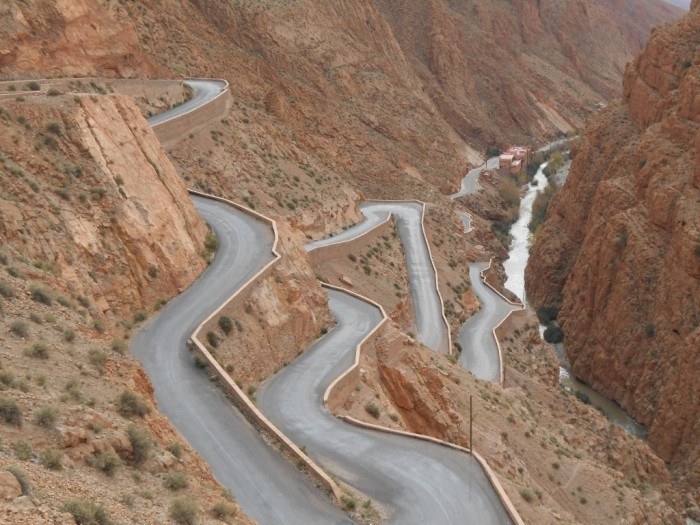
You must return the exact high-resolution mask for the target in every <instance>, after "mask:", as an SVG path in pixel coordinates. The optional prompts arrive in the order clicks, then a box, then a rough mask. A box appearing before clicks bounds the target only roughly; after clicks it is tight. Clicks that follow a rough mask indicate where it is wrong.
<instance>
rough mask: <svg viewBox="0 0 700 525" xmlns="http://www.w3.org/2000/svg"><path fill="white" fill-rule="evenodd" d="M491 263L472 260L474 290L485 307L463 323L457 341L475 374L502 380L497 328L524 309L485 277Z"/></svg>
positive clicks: (462, 360)
mask: <svg viewBox="0 0 700 525" xmlns="http://www.w3.org/2000/svg"><path fill="white" fill-rule="evenodd" d="M488 266H489V263H487V262H477V263H469V279H470V280H471V283H472V291H473V292H474V294H475V295H476V296H477V297H478V298H479V301H481V305H482V306H481V310H479V311H478V312H476V313H475V314H474V315H472V316H471V317H470V318H469V319H467V321H466V322H465V323H464V325H462V328H461V329H460V331H459V335H458V336H457V340H458V341H459V344H460V346H461V347H462V353H461V354H460V356H459V362H460V363H461V364H462V366H464V367H465V368H466V369H467V370H469V371H470V372H471V373H472V374H474V375H475V376H476V377H478V378H479V379H483V380H485V381H492V382H498V381H500V379H501V360H500V357H499V353H498V346H497V345H496V340H495V339H494V336H493V329H494V328H496V326H498V325H499V324H500V322H501V321H503V319H505V317H506V316H507V315H508V314H509V313H510V312H512V311H513V310H518V309H520V307H519V306H514V305H512V304H510V303H508V302H506V301H505V300H504V299H503V298H502V297H501V296H500V295H498V294H497V293H496V292H494V291H493V290H492V289H491V288H490V287H489V286H488V285H487V284H486V283H484V280H483V279H482V278H481V272H482V271H483V270H485V269H486V268H488Z"/></svg>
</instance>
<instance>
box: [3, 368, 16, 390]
mask: <svg viewBox="0 0 700 525" xmlns="http://www.w3.org/2000/svg"><path fill="white" fill-rule="evenodd" d="M13 386H15V374H13V373H12V370H2V371H0V390H7V389H8V388H12V387H13Z"/></svg>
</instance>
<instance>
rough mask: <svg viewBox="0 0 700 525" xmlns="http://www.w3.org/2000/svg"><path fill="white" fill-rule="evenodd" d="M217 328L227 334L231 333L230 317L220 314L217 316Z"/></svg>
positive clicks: (231, 323) (231, 322)
mask: <svg viewBox="0 0 700 525" xmlns="http://www.w3.org/2000/svg"><path fill="white" fill-rule="evenodd" d="M219 328H221V330H222V331H223V332H224V333H225V334H226V335H228V334H230V333H231V330H233V321H231V318H230V317H226V316H225V315H222V316H221V317H219Z"/></svg>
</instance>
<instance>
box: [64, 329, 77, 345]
mask: <svg viewBox="0 0 700 525" xmlns="http://www.w3.org/2000/svg"><path fill="white" fill-rule="evenodd" d="M63 340H64V341H66V342H68V343H72V342H73V341H75V330H73V329H72V328H66V329H65V330H63Z"/></svg>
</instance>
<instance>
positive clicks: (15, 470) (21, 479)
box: [5, 466, 32, 496]
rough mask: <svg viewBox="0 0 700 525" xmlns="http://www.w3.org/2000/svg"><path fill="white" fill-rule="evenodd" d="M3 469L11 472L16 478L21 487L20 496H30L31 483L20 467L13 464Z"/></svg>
mask: <svg viewBox="0 0 700 525" xmlns="http://www.w3.org/2000/svg"><path fill="white" fill-rule="evenodd" d="M5 470H6V471H7V472H10V473H12V475H13V476H14V477H15V478H17V482H18V483H19V486H20V488H21V489H22V496H31V494H32V484H31V483H30V481H29V478H28V477H27V473H26V472H25V471H24V470H22V469H21V468H19V467H15V466H9V467H5Z"/></svg>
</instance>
